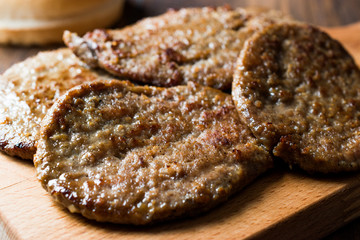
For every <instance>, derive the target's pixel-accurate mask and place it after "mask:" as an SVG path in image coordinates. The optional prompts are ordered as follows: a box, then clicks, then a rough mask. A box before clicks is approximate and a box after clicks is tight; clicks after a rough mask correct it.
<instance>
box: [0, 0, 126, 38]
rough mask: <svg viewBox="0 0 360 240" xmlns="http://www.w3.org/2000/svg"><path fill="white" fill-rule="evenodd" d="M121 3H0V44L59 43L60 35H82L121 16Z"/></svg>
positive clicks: (39, 0)
mask: <svg viewBox="0 0 360 240" xmlns="http://www.w3.org/2000/svg"><path fill="white" fill-rule="evenodd" d="M123 4H124V0H56V1H54V0H11V1H9V0H0V43H2V44H8V43H9V44H20V45H42V44H49V43H57V42H61V39H62V34H63V31H64V30H65V29H66V30H71V31H74V32H79V33H82V34H84V33H85V32H86V31H89V30H92V29H94V28H104V27H108V26H110V25H111V24H113V23H115V22H116V20H117V19H119V17H120V16H121V13H122V8H123Z"/></svg>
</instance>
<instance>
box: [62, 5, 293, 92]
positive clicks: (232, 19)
mask: <svg viewBox="0 0 360 240" xmlns="http://www.w3.org/2000/svg"><path fill="white" fill-rule="evenodd" d="M283 19H288V18H286V17H284V16H283V15H282V14H280V13H279V12H276V11H264V10H255V9H252V10H250V9H249V10H247V9H242V8H238V9H235V10H231V9H230V8H228V7H217V8H210V7H205V8H185V9H180V10H178V11H175V10H171V11H168V12H167V13H165V14H163V15H160V16H158V17H153V18H146V19H143V20H141V21H139V22H138V23H136V24H134V25H132V26H129V27H126V28H124V29H117V30H95V31H93V32H89V33H87V34H86V35H85V36H84V37H82V38H80V37H78V36H77V35H76V34H75V33H72V34H71V33H70V32H65V34H64V41H65V43H66V44H67V45H68V46H69V47H70V48H71V49H72V50H73V51H74V52H75V54H76V55H77V56H79V57H80V58H81V59H82V60H84V61H85V62H86V63H88V64H89V65H90V66H93V67H101V68H103V69H105V70H106V71H108V72H110V73H112V74H114V75H116V76H119V77H121V78H124V79H130V80H133V81H137V82H141V83H145V84H150V85H156V86H166V87H169V86H175V85H180V84H186V83H187V82H188V81H194V82H197V83H200V84H202V85H205V86H211V87H214V88H218V89H222V90H229V89H230V88H231V82H232V78H233V72H234V69H235V65H236V59H237V57H238V55H239V53H240V50H241V49H242V47H243V44H244V42H245V40H246V39H247V38H248V37H249V36H251V35H252V34H253V32H254V31H257V30H259V29H262V28H263V27H264V26H265V25H269V24H270V23H272V22H276V21H282V20H283Z"/></svg>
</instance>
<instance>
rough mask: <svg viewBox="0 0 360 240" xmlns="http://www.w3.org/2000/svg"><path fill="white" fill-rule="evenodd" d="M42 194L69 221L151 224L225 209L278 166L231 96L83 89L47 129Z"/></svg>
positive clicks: (50, 117)
mask: <svg viewBox="0 0 360 240" xmlns="http://www.w3.org/2000/svg"><path fill="white" fill-rule="evenodd" d="M34 163H35V167H36V169H37V174H38V178H39V179H40V181H41V182H42V185H43V187H44V188H45V189H46V190H47V191H48V192H49V193H51V195H52V196H53V197H54V198H55V199H56V200H57V201H59V202H60V203H62V204H63V205H64V206H66V207H67V208H68V209H69V210H70V211H71V212H79V213H81V214H82V215H84V216H85V217H87V218H90V219H95V220H97V221H109V222H115V223H129V224H147V223H151V222H156V221H161V220H165V219H171V218H175V217H180V216H185V215H194V214H197V213H199V212H203V211H205V210H207V209H209V208H211V207H213V206H215V205H216V204H218V203H220V202H222V201H224V200H225V199H227V198H228V197H229V195H230V194H232V193H234V192H235V191H237V190H239V189H240V188H241V187H243V186H244V185H245V184H247V183H248V182H250V181H251V180H253V179H254V178H255V177H256V176H258V175H259V174H260V173H262V172H264V171H265V170H266V169H268V168H269V167H270V166H271V165H272V160H271V158H270V156H269V153H268V152H267V151H265V149H264V148H262V147H261V146H259V144H258V143H257V140H256V139H255V138H254V137H253V136H252V134H251V132H250V130H248V128H247V127H246V126H245V125H243V124H241V122H240V120H239V116H238V113H237V111H236V109H235V106H234V105H233V102H232V99H231V96H230V95H228V94H225V93H222V92H220V91H218V90H215V89H212V88H208V87H202V86H200V85H195V84H194V83H191V82H190V83H189V84H188V85H187V86H178V87H173V88H168V89H166V88H157V87H142V86H134V85H132V84H131V83H129V82H123V81H98V82H91V83H88V84H83V85H80V86H78V87H75V88H73V89H71V90H69V91H68V92H67V93H66V94H64V95H63V96H62V97H60V98H59V99H58V100H57V101H56V103H55V104H54V105H53V107H52V108H51V109H50V110H49V112H48V114H47V115H46V117H45V118H44V121H43V122H42V128H41V134H40V140H39V143H38V150H37V152H36V155H35V158H34Z"/></svg>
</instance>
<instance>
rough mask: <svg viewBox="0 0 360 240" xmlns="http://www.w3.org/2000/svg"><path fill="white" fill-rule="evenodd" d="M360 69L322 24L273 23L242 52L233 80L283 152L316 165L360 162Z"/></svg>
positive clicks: (277, 151)
mask: <svg viewBox="0 0 360 240" xmlns="http://www.w3.org/2000/svg"><path fill="white" fill-rule="evenodd" d="M359 89H360V71H359V69H358V67H357V66H356V65H355V63H354V60H353V59H352V57H351V56H350V55H349V54H348V53H347V52H346V51H345V50H344V48H343V47H342V46H341V45H340V44H339V43H338V42H337V41H335V40H333V39H331V38H330V37H329V36H328V35H327V34H325V33H323V32H321V31H319V30H318V29H316V28H314V27H311V26H308V25H305V24H304V25H299V24H283V25H273V26H271V27H269V28H268V29H266V30H264V31H263V32H261V33H258V34H256V35H254V36H253V37H252V38H251V39H249V41H248V42H247V43H246V46H245V47H244V50H243V51H242V53H241V55H240V58H239V61H238V66H237V70H236V73H235V75H234V83H233V92H232V94H233V98H234V101H235V102H236V106H237V109H238V111H239V113H240V115H241V118H242V119H243V120H244V121H245V122H246V123H247V124H248V125H249V126H250V128H251V130H252V132H253V133H254V135H255V136H256V137H258V138H259V139H260V140H261V142H262V143H263V144H265V146H266V147H267V148H268V149H270V150H273V153H274V155H275V156H278V157H280V158H282V159H283V160H285V161H286V162H287V163H289V164H290V166H293V165H295V166H300V167H301V168H303V169H305V170H307V171H310V172H339V171H354V170H358V169H359V163H360V162H359V159H360V154H359V153H360V142H359V134H360V122H359V119H360V111H359V110H360V96H359V94H360V90H359Z"/></svg>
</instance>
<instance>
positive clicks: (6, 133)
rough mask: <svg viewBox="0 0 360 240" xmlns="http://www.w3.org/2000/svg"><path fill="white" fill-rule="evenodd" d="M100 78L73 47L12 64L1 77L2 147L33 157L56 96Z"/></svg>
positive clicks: (14, 153) (23, 156) (0, 137)
mask: <svg viewBox="0 0 360 240" xmlns="http://www.w3.org/2000/svg"><path fill="white" fill-rule="evenodd" d="M99 77H100V75H99V74H97V73H95V72H94V71H92V70H90V69H89V68H88V67H87V66H86V65H85V64H84V63H83V62H81V61H80V60H78V59H77V58H76V56H75V55H74V54H73V53H72V52H71V51H70V50H69V49H60V50H56V51H49V52H42V53H39V54H38V55H36V56H34V57H31V58H29V59H27V60H25V61H23V62H20V63H18V64H15V65H13V66H12V67H10V68H9V69H8V70H7V71H6V72H5V73H4V74H3V75H2V76H1V77H0V150H2V151H4V152H6V153H7V154H9V155H14V156H18V157H21V158H24V159H32V158H33V155H34V154H35V151H36V147H35V144H36V140H37V139H38V135H39V130H40V122H41V120H42V118H43V117H44V116H45V114H46V112H47V110H48V109H49V108H50V107H51V105H52V104H53V103H54V101H55V99H56V98H57V97H59V96H60V95H61V94H63V93H64V92H65V91H66V90H68V89H70V88H72V87H74V86H76V85H79V84H81V83H83V82H85V81H92V80H95V79H98V78H99Z"/></svg>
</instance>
